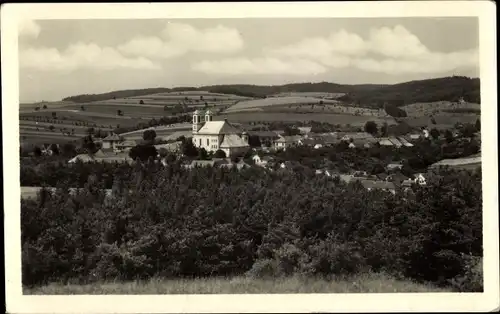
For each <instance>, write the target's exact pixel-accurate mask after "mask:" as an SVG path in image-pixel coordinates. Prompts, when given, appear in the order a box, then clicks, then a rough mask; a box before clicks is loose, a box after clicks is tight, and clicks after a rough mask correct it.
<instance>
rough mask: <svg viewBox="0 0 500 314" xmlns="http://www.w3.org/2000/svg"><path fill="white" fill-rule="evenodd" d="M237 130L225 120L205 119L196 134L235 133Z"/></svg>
mask: <svg viewBox="0 0 500 314" xmlns="http://www.w3.org/2000/svg"><path fill="white" fill-rule="evenodd" d="M238 132H239V131H238V129H237V128H235V127H234V126H232V125H231V124H229V122H227V121H207V122H205V124H204V125H203V127H202V128H201V129H200V130H199V131H198V134H211V135H222V134H235V133H238Z"/></svg>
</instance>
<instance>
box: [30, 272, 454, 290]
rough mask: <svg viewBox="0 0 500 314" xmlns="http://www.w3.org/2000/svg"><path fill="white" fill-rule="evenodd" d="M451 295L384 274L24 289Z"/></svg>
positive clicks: (223, 279)
mask: <svg viewBox="0 0 500 314" xmlns="http://www.w3.org/2000/svg"><path fill="white" fill-rule="evenodd" d="M394 292H451V289H450V290H447V289H441V288H437V287H433V286H431V285H427V284H418V283H415V282H411V281H401V280H396V279H393V278H390V277H387V276H385V275H378V274H375V275H374V274H369V275H359V276H355V277H352V278H351V279H349V280H347V279H344V280H334V281H327V280H324V279H300V278H297V277H291V278H279V279H252V278H247V277H235V278H200V279H177V280H165V279H151V280H149V281H132V282H103V283H93V284H86V285H75V284H66V285H65V284H59V283H52V284H49V285H46V286H42V287H36V288H24V294H35V295H36V294H39V295H54V294H63V295H66V294H218V293H221V294H260V293H394Z"/></svg>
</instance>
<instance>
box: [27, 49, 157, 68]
mask: <svg viewBox="0 0 500 314" xmlns="http://www.w3.org/2000/svg"><path fill="white" fill-rule="evenodd" d="M20 66H21V67H23V68H33V69H37V70H42V71H50V70H59V71H72V70H76V69H80V68H90V69H100V70H111V69H117V68H128V69H148V70H151V69H159V68H160V67H159V65H157V64H155V63H153V62H152V61H151V60H148V59H146V58H144V57H139V58H127V57H124V56H123V55H121V54H120V53H119V52H118V51H116V49H114V48H110V47H99V46H98V45H96V44H92V43H91V44H85V43H76V44H73V45H70V46H69V47H68V48H67V49H66V50H64V51H63V52H60V51H59V50H57V49H55V48H27V49H25V50H23V51H21V52H20Z"/></svg>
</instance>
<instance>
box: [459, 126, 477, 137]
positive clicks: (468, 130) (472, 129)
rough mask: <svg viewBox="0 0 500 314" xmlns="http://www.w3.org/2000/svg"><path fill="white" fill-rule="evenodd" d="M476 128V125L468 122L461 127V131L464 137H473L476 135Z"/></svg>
mask: <svg viewBox="0 0 500 314" xmlns="http://www.w3.org/2000/svg"><path fill="white" fill-rule="evenodd" d="M476 130H477V127H476V126H475V125H473V124H470V123H467V124H466V125H464V126H463V127H462V128H461V130H460V133H461V134H462V136H463V137H469V138H472V137H474V136H475V133H476Z"/></svg>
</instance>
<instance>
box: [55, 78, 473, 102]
mask: <svg viewBox="0 0 500 314" xmlns="http://www.w3.org/2000/svg"><path fill="white" fill-rule="evenodd" d="M479 88H480V86H479V79H478V78H475V79H471V78H467V77H461V76H453V77H445V78H438V79H428V80H420V81H411V82H406V83H401V84H394V85H381V84H378V85H377V84H361V85H345V84H335V83H328V82H321V83H295V84H286V85H276V86H263V85H241V84H240V85H213V86H202V87H177V88H171V89H169V88H150V89H137V90H123V91H115V92H110V93H105V94H94V95H77V96H71V97H66V98H64V99H63V100H66V101H74V102H89V101H99V100H106V99H112V98H113V97H114V98H123V97H133V96H143V95H148V94H154V93H164V92H172V91H174V92H175V91H190V90H193V91H194V90H198V91H209V92H213V93H223V94H234V95H240V96H245V97H255V98H263V97H266V96H269V95H272V94H278V93H286V92H325V93H346V94H347V95H345V96H343V98H341V100H344V101H346V102H354V103H357V104H359V105H361V106H371V107H374V106H379V107H380V108H382V106H383V105H384V104H385V103H388V104H390V105H394V106H402V105H405V104H409V103H415V102H432V101H441V100H449V101H457V100H458V99H459V98H460V97H463V98H464V100H466V101H469V102H475V103H480V92H479Z"/></svg>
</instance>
